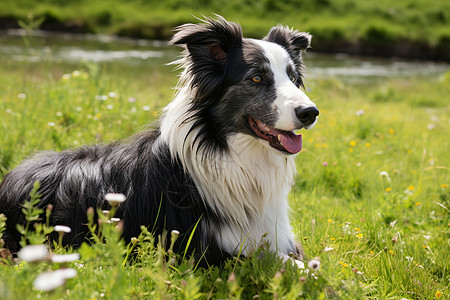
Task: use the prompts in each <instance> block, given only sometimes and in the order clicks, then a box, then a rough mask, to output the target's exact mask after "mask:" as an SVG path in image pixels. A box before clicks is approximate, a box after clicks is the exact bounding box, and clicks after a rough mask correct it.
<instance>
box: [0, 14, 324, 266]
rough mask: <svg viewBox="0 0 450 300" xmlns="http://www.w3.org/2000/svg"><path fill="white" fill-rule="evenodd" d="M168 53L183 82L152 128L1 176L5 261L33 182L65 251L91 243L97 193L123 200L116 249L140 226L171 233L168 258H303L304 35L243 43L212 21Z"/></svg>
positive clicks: (278, 32) (307, 111)
mask: <svg viewBox="0 0 450 300" xmlns="http://www.w3.org/2000/svg"><path fill="white" fill-rule="evenodd" d="M170 43H171V44H172V45H178V46H181V47H183V51H182V54H181V56H180V59H179V60H177V61H176V62H175V63H176V64H178V65H179V68H180V69H182V71H181V76H180V80H179V83H178V86H177V91H176V93H175V95H174V98H173V99H172V101H171V102H170V103H169V104H168V105H167V106H166V107H165V109H164V110H163V113H162V115H161V118H160V119H159V121H158V122H157V123H156V124H154V125H153V127H151V128H149V129H147V130H144V131H142V132H140V133H137V134H135V135H134V136H132V137H131V138H129V139H126V140H121V141H117V142H113V143H110V144H102V145H90V146H84V147H80V148H76V149H69V150H64V151H62V152H59V153H56V152H43V153H40V154H37V155H36V156H33V157H31V158H29V159H26V160H25V161H24V162H23V163H22V164H20V165H19V166H18V167H17V168H15V169H13V170H12V171H10V172H9V173H8V174H7V175H6V176H5V178H4V180H3V182H2V184H1V186H0V213H3V214H5V215H6V217H7V227H6V230H5V232H4V241H5V245H6V247H7V248H8V249H9V250H10V251H11V252H12V253H14V252H16V251H18V250H19V248H20V245H19V241H20V234H19V233H18V231H17V230H16V224H24V223H25V222H26V220H25V218H24V216H23V214H22V212H21V205H22V204H23V202H24V201H26V200H27V199H29V197H30V196H29V195H30V191H31V190H32V188H33V185H34V184H35V182H39V186H40V187H39V189H38V191H37V193H38V194H39V196H40V202H39V204H38V205H39V207H40V208H42V209H45V208H46V207H47V206H48V205H50V204H51V205H52V206H53V210H52V214H51V218H50V223H51V224H52V225H66V226H69V227H70V228H71V229H72V232H71V233H69V234H66V235H65V236H64V239H63V243H64V245H71V246H73V247H78V246H80V245H81V244H82V243H83V241H86V240H88V238H89V235H88V233H87V232H88V230H87V226H86V223H87V217H86V211H87V210H88V208H90V207H94V208H98V209H108V207H109V204H108V202H107V201H105V199H104V198H105V195H106V194H107V193H121V194H124V195H125V196H126V201H125V202H124V203H121V205H119V207H118V208H117V214H116V216H117V217H120V218H121V219H122V220H123V225H124V226H123V238H124V239H125V241H130V240H131V238H132V237H137V236H138V235H139V234H140V232H141V226H146V227H148V228H149V230H151V231H152V232H153V233H154V234H155V235H160V234H162V232H163V231H169V232H170V231H171V230H178V231H179V232H180V233H181V235H180V237H181V238H178V240H177V242H176V243H175V247H174V250H175V251H185V250H186V251H188V252H189V253H191V254H192V255H194V256H195V257H197V258H202V259H204V260H205V261H206V262H207V264H208V265H209V264H220V263H221V262H223V261H224V260H225V259H226V258H229V257H231V256H233V255H236V254H238V253H240V254H242V255H244V256H245V255H249V254H250V253H252V251H254V250H255V249H256V248H257V247H258V245H260V243H262V242H264V243H265V244H267V245H269V246H268V247H269V249H270V251H274V252H276V253H277V254H278V255H279V256H280V257H282V258H283V259H288V257H289V255H290V254H294V255H296V257H297V258H298V259H302V250H301V246H297V245H298V244H297V243H296V242H295V239H294V235H293V233H292V230H291V227H290V224H289V216H288V214H289V205H288V199H287V198H288V193H289V191H290V188H291V186H292V184H293V183H294V176H295V174H296V166H295V161H294V159H295V156H296V154H297V153H298V152H300V150H301V149H302V136H301V134H296V133H295V132H294V130H298V129H302V128H304V129H309V128H311V127H312V126H314V124H315V123H316V120H317V117H318V115H319V111H318V109H317V107H316V105H315V104H314V103H313V102H312V101H311V100H310V99H309V98H308V97H307V96H306V94H305V93H304V92H303V91H302V89H304V86H303V77H302V76H303V73H302V72H303V61H302V53H303V52H304V51H305V50H306V49H307V48H309V47H310V43H311V35H310V34H308V33H305V32H299V31H297V30H294V29H290V28H288V27H283V26H281V25H278V26H276V27H273V28H272V29H271V30H270V31H269V33H268V35H267V36H265V37H264V38H263V39H262V40H257V39H250V38H244V37H243V35H242V29H241V27H240V26H239V25H238V24H236V23H233V22H229V21H227V20H225V19H224V18H223V17H220V16H216V17H214V18H206V19H205V20H203V21H202V23H200V24H185V25H181V26H179V27H177V28H176V29H175V34H174V36H173V38H172V39H171V41H170ZM189 237H192V238H191V239H190V240H191V241H190V242H188V238H189ZM186 248H187V249H186ZM291 256H292V255H291Z"/></svg>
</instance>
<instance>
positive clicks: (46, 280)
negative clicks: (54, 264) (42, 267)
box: [33, 269, 77, 292]
mask: <svg viewBox="0 0 450 300" xmlns="http://www.w3.org/2000/svg"><path fill="white" fill-rule="evenodd" d="M76 275H77V271H76V270H74V269H60V270H56V271H53V272H45V273H42V274H40V275H39V276H38V277H36V279H35V280H34V282H33V285H34V287H35V288H36V289H37V290H41V291H44V292H47V291H51V290H54V289H56V288H57V287H60V286H62V285H64V283H65V282H66V279H69V278H73V277H75V276H76Z"/></svg>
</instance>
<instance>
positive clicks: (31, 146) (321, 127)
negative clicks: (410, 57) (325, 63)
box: [0, 60, 450, 299]
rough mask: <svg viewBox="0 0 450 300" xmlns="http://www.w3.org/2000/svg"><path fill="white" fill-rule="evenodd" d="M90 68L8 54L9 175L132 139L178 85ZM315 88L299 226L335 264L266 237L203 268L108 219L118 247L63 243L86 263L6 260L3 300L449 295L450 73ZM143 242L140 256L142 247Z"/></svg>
mask: <svg viewBox="0 0 450 300" xmlns="http://www.w3.org/2000/svg"><path fill="white" fill-rule="evenodd" d="M76 69H77V70H79V71H78V72H73V71H74V67H73V66H72V67H69V66H62V65H56V66H54V67H52V68H49V67H44V66H42V65H41V64H31V63H23V64H20V65H19V66H18V64H17V62H15V63H12V62H7V61H6V60H5V61H4V62H2V68H1V69H0V97H1V99H2V101H1V102H0V140H1V146H0V178H2V177H3V176H4V175H5V174H6V172H7V171H8V170H10V169H12V168H13V167H14V166H16V165H17V164H18V163H19V162H20V161H21V160H22V159H23V158H25V157H26V156H27V155H29V154H31V153H33V152H35V151H37V150H42V149H53V150H62V149H65V148H68V147H76V146H79V145H82V144H91V143H97V142H108V141H112V140H115V139H119V138H124V137H127V136H129V135H131V134H132V133H133V132H135V131H136V130H139V129H140V128H142V127H144V126H145V124H147V123H149V122H151V121H153V120H154V119H155V118H156V117H157V116H158V115H159V113H160V111H161V108H162V107H163V106H164V105H165V104H166V103H167V102H168V101H169V100H170V98H171V96H172V95H173V89H172V87H173V86H174V85H175V83H176V76H175V74H174V73H173V72H170V69H171V68H170V67H155V68H151V69H150V70H146V71H145V72H142V71H139V72H138V71H136V70H135V69H133V68H127V67H124V66H118V67H113V66H108V65H93V64H85V65H83V64H81V65H79V66H77V67H76ZM64 74H68V75H64ZM306 85H307V87H308V88H309V89H310V91H309V92H308V95H309V96H310V98H311V99H314V100H315V101H316V103H317V104H318V106H319V109H320V111H321V115H320V119H319V122H318V124H317V125H316V127H315V128H314V129H312V130H310V131H304V132H303V137H304V149H303V150H302V152H301V153H300V154H299V156H298V159H297V163H298V173H299V175H298V177H297V179H296V183H295V186H294V188H293V190H292V193H291V195H290V202H291V207H292V212H291V219H292V222H291V224H292V226H293V228H294V232H295V235H296V237H297V238H298V240H300V241H302V243H303V246H304V249H305V252H306V255H307V256H308V260H309V259H311V258H314V257H317V258H318V259H320V261H321V266H320V269H319V270H318V271H316V272H315V276H316V277H317V279H315V278H313V277H312V276H310V275H306V274H302V273H301V272H300V271H299V270H298V269H296V268H294V267H292V266H291V265H290V264H289V263H288V264H284V263H282V262H281V261H280V260H279V259H278V258H276V256H275V255H274V254H271V253H268V252H267V251H266V250H265V249H264V247H263V248H262V249H260V250H258V251H257V252H255V253H254V254H253V255H251V256H250V257H248V258H242V257H241V258H234V259H231V260H229V261H228V262H227V263H226V264H225V266H224V267H223V268H221V269H219V268H211V269H198V268H196V267H195V266H196V264H195V262H194V261H192V260H191V259H189V258H186V259H184V260H182V261H180V262H177V261H174V260H172V259H168V260H167V259H166V258H167V257H169V256H173V255H175V254H173V253H167V252H165V251H164V250H162V249H161V247H154V246H153V241H154V239H155V238H156V239H158V237H153V236H151V234H149V233H148V232H146V231H144V232H143V233H142V234H141V236H140V237H138V239H137V240H136V241H135V242H136V244H135V245H125V244H124V243H123V242H121V241H119V238H118V237H119V232H118V230H116V229H115V225H111V224H107V223H104V224H103V225H102V231H101V234H102V237H103V238H104V240H105V241H106V242H105V243H97V242H95V240H94V241H92V246H87V245H86V246H83V247H81V249H78V250H71V249H62V248H61V247H59V246H58V245H54V247H53V248H54V249H53V252H55V253H59V254H61V253H72V252H78V253H80V255H81V258H80V261H77V262H75V263H66V264H57V263H50V262H48V261H45V262H41V263H24V262H11V261H8V260H5V261H4V264H1V263H0V278H1V280H0V298H1V299H32V298H33V299H34V298H36V297H40V298H45V299H92V298H106V299H128V298H134V299H143V298H144V299H145V298H146V299H158V298H169V299H171V298H177V299H195V298H200V299H215V298H230V299H233V298H243V299H251V298H252V297H254V296H256V295H257V296H258V297H259V298H254V299H273V298H277V299H295V298H305V299H322V298H324V297H329V298H343V299H363V298H369V299H401V298H407V299H433V298H437V297H438V296H440V297H441V298H442V299H445V298H448V297H449V295H450V289H449V280H450V276H449V270H448V262H449V261H450V248H449V246H448V240H449V238H450V236H449V225H450V219H449V208H450V189H449V187H448V184H449V181H450V178H449V175H450V172H449V166H450V155H449V152H448V150H449V149H450V141H449V139H448V136H449V135H450V132H449V130H448V122H449V112H450V111H449V110H450V106H449V102H448V95H449V94H450V73H447V74H445V75H443V76H440V77H427V78H408V79H402V78H392V79H383V80H373V81H372V82H370V83H364V84H362V83H355V84H350V83H346V82H345V81H340V80H338V79H333V78H322V79H321V78H318V79H314V80H312V79H310V80H307V84H306ZM110 92H113V93H115V94H110ZM101 95H106V96H107V97H106V100H98V99H97V98H99V97H97V96H101ZM108 95H109V96H108ZM130 98H135V99H136V102H133V101H131V102H130V101H129V99H130ZM109 105H112V107H111V106H109ZM144 106H148V110H147V108H146V110H144V109H143V107H144ZM361 110H362V111H363V112H364V113H363V114H362V115H361V112H359V116H357V114H356V112H357V111H361ZM383 171H384V172H387V174H388V175H389V180H387V178H386V177H385V176H381V175H380V173H381V172H383ZM30 209H31V208H30ZM31 215H32V214H31ZM1 228H2V221H1V220H0V232H1ZM37 240H39V239H37ZM162 240H164V239H162ZM133 249H138V253H137V255H129V254H130V253H131V252H132V250H133ZM178 255H180V256H182V255H183V254H182V253H180V254H178ZM127 258H128V259H127ZM308 260H307V261H308ZM307 261H306V262H307ZM62 267H72V268H75V269H76V270H77V275H76V277H75V278H73V279H68V280H67V282H66V284H65V285H64V286H62V287H59V288H57V289H56V290H54V291H52V292H41V291H38V290H36V289H35V288H34V287H33V281H34V280H35V278H36V277H37V276H38V275H39V274H41V273H43V272H45V271H49V270H55V269H58V268H62Z"/></svg>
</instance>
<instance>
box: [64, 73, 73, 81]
mask: <svg viewBox="0 0 450 300" xmlns="http://www.w3.org/2000/svg"><path fill="white" fill-rule="evenodd" d="M70 77H71V75H70V74H64V75H63V76H62V80H64V81H67V80H69V79H70Z"/></svg>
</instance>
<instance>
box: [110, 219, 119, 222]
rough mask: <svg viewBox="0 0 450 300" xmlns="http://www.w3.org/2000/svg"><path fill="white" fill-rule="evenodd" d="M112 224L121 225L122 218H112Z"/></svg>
mask: <svg viewBox="0 0 450 300" xmlns="http://www.w3.org/2000/svg"><path fill="white" fill-rule="evenodd" d="M111 222H114V223H119V222H120V218H111Z"/></svg>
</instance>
